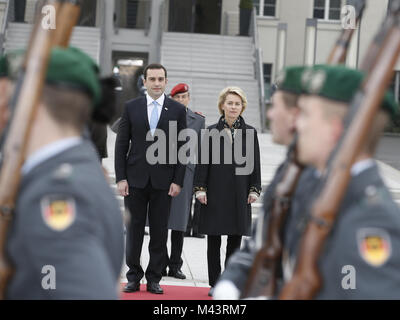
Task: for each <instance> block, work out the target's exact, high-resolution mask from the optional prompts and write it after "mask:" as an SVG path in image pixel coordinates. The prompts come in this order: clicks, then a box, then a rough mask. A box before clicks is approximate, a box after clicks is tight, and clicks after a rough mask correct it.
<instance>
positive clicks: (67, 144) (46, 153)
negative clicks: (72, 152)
mask: <svg viewBox="0 0 400 320" xmlns="http://www.w3.org/2000/svg"><path fill="white" fill-rule="evenodd" d="M82 141H83V139H82V138H81V137H72V138H66V139H62V140H59V141H56V142H53V143H50V144H48V145H46V146H44V147H42V148H40V149H39V150H37V151H36V152H34V153H33V154H32V155H31V156H29V158H28V159H26V161H25V163H24V165H23V166H22V169H21V172H22V175H26V174H27V173H28V172H29V171H31V170H32V169H33V168H34V167H36V166H38V165H39V164H41V163H42V162H44V161H46V160H47V159H50V158H52V157H54V156H56V155H58V154H59V153H61V152H63V151H65V150H67V149H69V148H72V147H74V146H77V145H78V144H80V143H82Z"/></svg>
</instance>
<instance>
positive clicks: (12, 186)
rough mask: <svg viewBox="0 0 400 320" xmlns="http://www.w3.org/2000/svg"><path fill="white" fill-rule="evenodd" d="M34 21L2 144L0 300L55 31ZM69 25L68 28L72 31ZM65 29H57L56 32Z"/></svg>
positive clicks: (55, 3)
mask: <svg viewBox="0 0 400 320" xmlns="http://www.w3.org/2000/svg"><path fill="white" fill-rule="evenodd" d="M62 2H63V1H60V0H49V1H47V4H49V5H53V6H54V8H55V9H56V12H58V11H59V9H60V8H61V6H62ZM40 24H41V19H40V18H37V19H36V22H35V26H34V29H33V32H32V34H31V38H30V43H29V46H28V51H27V52H26V55H25V60H24V63H23V65H22V71H21V73H20V75H19V78H18V81H17V85H16V90H15V91H14V96H13V99H12V100H11V101H12V102H13V101H14V102H15V106H14V107H15V108H13V106H12V105H11V106H10V108H12V109H14V115H13V117H12V120H11V123H10V131H9V132H8V134H7V136H6V140H5V146H4V150H3V164H2V166H1V169H0V299H4V296H5V290H6V286H7V284H8V281H9V279H10V278H11V276H12V274H13V272H14V271H13V269H12V267H11V266H10V264H9V262H8V261H7V254H6V239H7V231H8V228H9V224H10V221H11V218H12V215H13V211H14V207H15V201H16V197H17V193H18V188H19V184H20V180H21V173H20V171H21V167H22V165H23V163H24V161H25V156H26V155H25V153H26V149H27V146H28V142H29V133H30V131H31V128H32V123H33V121H37V120H36V119H35V118H36V113H37V107H38V105H39V101H40V98H41V94H42V91H43V86H44V82H45V78H46V73H47V66H48V61H49V58H50V52H51V48H52V46H53V44H54V35H55V33H54V30H52V29H45V28H42V27H41V26H40ZM71 27H72V26H71V25H68V26H67V28H71ZM63 28H64V26H63V25H61V24H60V25H59V26H58V27H57V29H61V30H60V31H62V30H63Z"/></svg>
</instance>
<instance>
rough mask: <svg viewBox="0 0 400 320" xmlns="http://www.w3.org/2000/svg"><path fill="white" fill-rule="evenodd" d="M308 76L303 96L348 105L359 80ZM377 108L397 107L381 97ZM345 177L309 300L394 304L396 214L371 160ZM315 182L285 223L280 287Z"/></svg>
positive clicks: (315, 72)
mask: <svg viewBox="0 0 400 320" xmlns="http://www.w3.org/2000/svg"><path fill="white" fill-rule="evenodd" d="M310 71H311V73H310V72H309V71H308V72H309V74H308V75H305V77H304V79H305V80H306V81H305V85H304V90H305V92H306V93H308V94H313V95H318V96H322V97H325V98H327V99H330V100H333V101H340V102H347V103H349V102H350V101H351V99H352V97H353V96H354V93H355V92H356V91H357V89H358V87H359V86H360V84H361V82H362V80H363V75H362V74H361V73H360V72H358V71H355V70H350V69H347V68H344V67H327V66H315V67H314V68H312V69H310ZM316 79H317V80H316ZM382 107H383V109H384V110H386V111H388V112H389V113H391V114H393V113H395V112H396V111H395V109H396V108H397V104H396V103H395V102H394V100H393V97H392V96H391V95H390V94H388V93H387V94H386V95H385V98H384V100H383V103H382ZM316 176H317V175H316V174H315V172H314V177H316ZM351 176H352V177H351V180H350V183H349V185H348V187H347V191H346V194H345V197H344V199H343V201H342V204H341V206H340V208H339V211H338V216H337V218H336V220H335V224H334V226H333V228H332V230H331V232H330V234H329V236H328V238H327V240H326V242H325V244H324V250H323V253H322V254H321V256H320V258H319V261H318V267H319V271H320V274H321V277H322V287H321V289H320V291H319V292H318V293H317V295H316V296H315V298H316V299H399V298H400V292H399V290H398V288H399V287H400V274H399V271H398V270H399V269H400V254H399V252H397V251H396V250H394V249H393V248H395V247H396V246H398V245H399V243H400V210H399V208H398V205H397V204H396V203H395V202H394V201H393V199H392V197H391V195H390V192H389V190H388V189H387V188H386V186H385V184H384V182H383V181H382V178H381V177H380V174H379V172H378V168H377V165H376V163H375V161H374V160H373V159H371V158H367V159H364V160H360V161H358V162H356V163H355V164H354V165H353V167H352V169H351ZM319 180H320V183H318V182H317V183H316V184H315V185H316V186H317V187H316V189H314V190H315V192H314V197H312V198H313V199H312V201H310V200H308V201H307V204H306V205H307V206H308V207H309V208H308V210H301V211H300V210H299V211H298V212H299V214H298V215H292V216H291V217H290V219H289V222H288V227H287V230H286V232H285V248H284V252H285V255H284V264H283V270H284V275H285V281H289V280H290V279H291V277H292V274H293V272H294V270H295V264H296V260H297V258H298V257H297V255H298V252H299V249H300V243H301V237H302V236H303V234H304V231H305V229H306V227H307V223H308V221H309V219H310V209H311V204H312V202H313V200H315V199H316V197H317V193H318V190H321V189H322V186H323V181H322V179H319Z"/></svg>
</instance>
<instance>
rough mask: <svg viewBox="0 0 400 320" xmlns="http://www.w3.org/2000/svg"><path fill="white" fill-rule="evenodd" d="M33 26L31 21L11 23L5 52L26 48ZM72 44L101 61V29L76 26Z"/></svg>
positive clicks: (7, 31) (6, 36) (7, 32)
mask: <svg viewBox="0 0 400 320" xmlns="http://www.w3.org/2000/svg"><path fill="white" fill-rule="evenodd" d="M32 27H33V25H32V24H29V23H15V22H12V23H9V25H8V28H7V30H6V35H5V44H4V49H5V52H9V51H12V50H15V49H23V48H26V47H27V46H28V41H29V38H30V34H31V32H32ZM71 46H74V47H77V48H79V49H81V50H82V51H84V52H86V53H87V54H88V55H89V56H91V57H92V58H93V59H94V60H95V61H96V62H97V63H99V61H100V50H101V49H100V48H101V34H100V29H99V28H93V27H75V28H74V31H73V33H72V37H71Z"/></svg>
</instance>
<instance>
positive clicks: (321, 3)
mask: <svg viewBox="0 0 400 320" xmlns="http://www.w3.org/2000/svg"><path fill="white" fill-rule="evenodd" d="M341 9H342V0H314V14H313V17H314V18H315V19H322V20H340V11H341Z"/></svg>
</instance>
